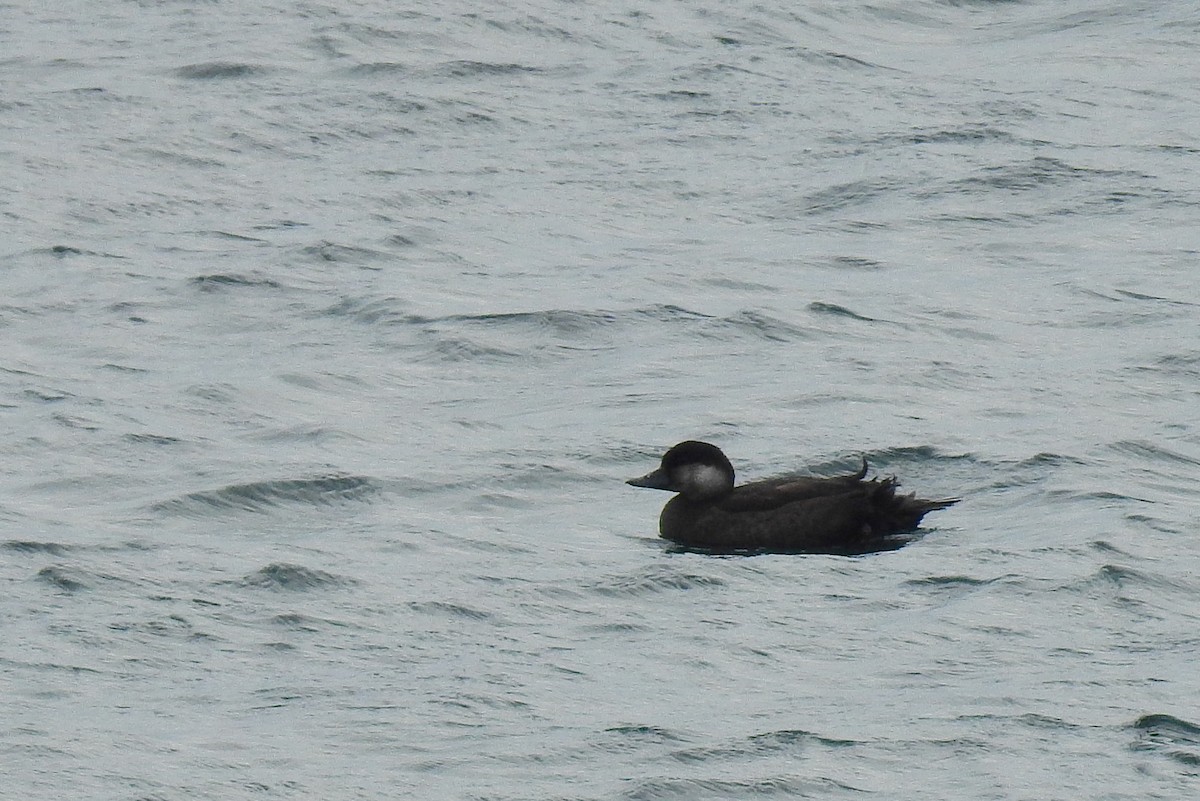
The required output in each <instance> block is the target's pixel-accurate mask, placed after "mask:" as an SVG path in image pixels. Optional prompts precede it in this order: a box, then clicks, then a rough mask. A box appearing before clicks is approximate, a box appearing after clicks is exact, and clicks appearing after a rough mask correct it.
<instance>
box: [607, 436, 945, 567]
mask: <svg viewBox="0 0 1200 801" xmlns="http://www.w3.org/2000/svg"><path fill="white" fill-rule="evenodd" d="M866 476H867V460H866V458H865V457H864V458H863V461H862V467H860V468H859V469H858V470H857V471H855V472H853V473H849V474H847V475H840V476H833V477H830V478H822V477H815V476H799V477H794V476H793V477H782V478H772V479H765V480H762V481H754V482H751V483H748V484H743V485H741V486H740V487H738V486H734V472H733V465H732V463H730V461H729V459H728V458H727V457H726V456H725V454H724V453H723V452H722V451H721V449H720V448H718V447H717V446H716V445H712V444H709V443H707V442H699V441H696V440H687V441H686V442H680V443H679V444H678V445H675V446H674V447H672V448H671V449H670V450H668V451H667V452H666V453H665V454H664V455H663V457H662V462H661V464H660V465H659V466H658V468H657V469H656V470H652V471H651V472H649V473H647V474H646V475H644V476H641V477H639V478H631V479H629V480H628V481H626V482H625V483H626V484H630V485H632V486H634V487H645V488H648V489H657V490H666V491H668V492H674V493H677V494H676V495H675V497H674V498H672V499H671V500H669V501H667V504H666V506H664V507H663V510H662V514H661V515H660V516H659V519H658V530H659V535H660V536H661V537H662V538H663V539H665V540H668V541H670V542H672V543H675V544H676V545H678V546H682V547H684V548H688V549H700V550H706V551H715V552H780V553H833V554H865V553H872V552H876V551H884V550H894V549H895V548H899V547H901V546H902V545H904V544H906V543H907V542H909V541H910V540H911V537H907V538H906V537H905V536H904V535H911V534H912V532H914V531H915V530H916V529H917V527H918V526H919V525H920V524H921V519H922V518H923V517H924V516H925V515H926V514H928V513H929V512H933V511H936V510H938V509H945V508H947V507H948V506H952V505H953V504H955V503H958V502H959V500H961V499H960V498H943V499H941V500H926V499H924V498H918V497H916V495H915V494H910V495H901V494H899V493H898V492H897V488H898V487H899V482H898V481H897V480H896V478H895V477H889V478H872V479H867V477H866Z"/></svg>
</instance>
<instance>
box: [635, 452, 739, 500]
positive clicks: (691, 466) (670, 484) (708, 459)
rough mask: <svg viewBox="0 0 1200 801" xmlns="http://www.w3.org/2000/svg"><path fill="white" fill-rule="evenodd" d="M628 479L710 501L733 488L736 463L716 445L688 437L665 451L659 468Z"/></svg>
mask: <svg viewBox="0 0 1200 801" xmlns="http://www.w3.org/2000/svg"><path fill="white" fill-rule="evenodd" d="M625 483H626V484H630V485H632V486H634V487H646V488H648V489H659V490H667V491H668V492H678V493H679V494H680V495H682V496H683V497H684V498H687V499H688V500H689V501H711V500H715V499H717V498H720V497H721V496H723V495H727V494H729V493H730V492H732V491H733V465H731V464H730V463H729V460H728V459H727V458H725V454H723V453H721V449H720V448H718V447H717V446H716V445H709V444H708V443H707V442H697V441H695V440H688V441H687V442H681V443H679V444H678V445H676V446H675V447H673V448H671V450H669V451H667V452H666V453H665V454H663V458H662V464H660V465H659V466H658V469H657V470H654V471H651V472H649V473H647V474H646V475H644V476H642V477H641V478H631V479H629V480H628V481H626V482H625Z"/></svg>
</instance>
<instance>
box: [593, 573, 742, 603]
mask: <svg viewBox="0 0 1200 801" xmlns="http://www.w3.org/2000/svg"><path fill="white" fill-rule="evenodd" d="M726 583H727V582H726V581H725V580H724V579H719V578H716V577H715V576H704V575H700V574H698V573H684V572H680V571H676V570H670V569H660V570H651V571H649V572H647V573H643V574H634V575H626V576H614V577H612V578H609V579H606V580H604V581H602V582H599V583H597V584H595V585H594V586H593V589H594V590H595V591H596V592H598V593H600V594H601V595H616V596H631V597H635V596H639V595H647V594H651V593H658V592H670V591H675V590H695V589H711V588H719V587H724V586H726Z"/></svg>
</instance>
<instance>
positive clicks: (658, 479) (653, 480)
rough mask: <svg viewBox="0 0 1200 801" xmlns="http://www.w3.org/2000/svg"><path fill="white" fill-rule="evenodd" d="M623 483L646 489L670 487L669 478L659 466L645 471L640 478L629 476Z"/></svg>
mask: <svg viewBox="0 0 1200 801" xmlns="http://www.w3.org/2000/svg"><path fill="white" fill-rule="evenodd" d="M625 483H626V484H629V485H630V486H633V487H645V488H646V489H658V490H669V489H670V488H671V487H670V484H671V480H670V478H668V477H667V474H666V472H665V471H664V470H663V469H662V468H661V467H660V468H659V469H658V470H655V471H653V472H651V473H647V474H646V475H644V476H642V477H641V478H631V479H629V480H628V481H626V482H625Z"/></svg>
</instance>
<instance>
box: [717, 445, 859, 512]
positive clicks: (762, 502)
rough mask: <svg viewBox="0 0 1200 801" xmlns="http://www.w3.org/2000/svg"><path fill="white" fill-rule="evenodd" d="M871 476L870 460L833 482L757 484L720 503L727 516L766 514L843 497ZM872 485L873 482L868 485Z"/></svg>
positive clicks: (808, 479) (805, 479)
mask: <svg viewBox="0 0 1200 801" xmlns="http://www.w3.org/2000/svg"><path fill="white" fill-rule="evenodd" d="M866 475H867V460H866V459H865V458H864V459H863V463H862V467H861V468H859V469H858V470H857V471H856V472H854V473H848V474H846V475H843V476H833V477H830V478H819V477H816V476H789V477H785V478H771V479H766V480H765V481H755V482H752V483H750V484H743V485H742V486H740V487H735V488H734V490H733V492H731V493H729V495H727V496H725V497H724V498H722V499H721V501H720V506H721V508H722V509H724V510H725V511H727V512H765V511H770V510H772V509H778V508H779V507H780V506H784V505H786V504H789V503H796V502H798V501H807V500H812V499H813V498H825V497H828V496H831V495H843V494H845V493H847V492H850V491H851V490H853V489H854V488H855V487H859V486H861V485H862V484H863V483H864V482H863V479H864V478H865V477H866ZM868 483H869V482H868Z"/></svg>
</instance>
